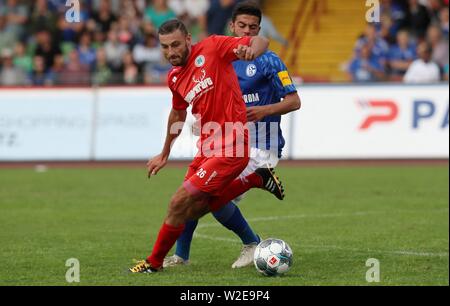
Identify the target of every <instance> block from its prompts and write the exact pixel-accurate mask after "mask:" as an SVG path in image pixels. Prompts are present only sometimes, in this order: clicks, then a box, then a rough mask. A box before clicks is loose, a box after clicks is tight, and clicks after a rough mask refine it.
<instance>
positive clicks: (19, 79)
mask: <svg viewBox="0 0 450 306" xmlns="http://www.w3.org/2000/svg"><path fill="white" fill-rule="evenodd" d="M1 59H2V62H3V67H2V69H1V70H0V84H1V85H3V86H19V85H25V83H26V78H25V73H24V72H23V71H22V70H21V69H19V68H17V67H15V66H14V62H13V51H12V50H11V49H3V50H2V53H1Z"/></svg>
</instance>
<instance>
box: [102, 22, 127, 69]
mask: <svg viewBox="0 0 450 306" xmlns="http://www.w3.org/2000/svg"><path fill="white" fill-rule="evenodd" d="M104 48H105V51H106V58H107V60H108V65H109V66H110V67H111V68H112V69H113V71H114V72H118V71H120V69H121V68H122V58H123V56H124V55H125V53H126V52H127V51H128V46H127V45H126V44H123V43H121V42H120V41H119V38H118V35H117V32H116V31H114V30H111V31H109V33H108V41H107V42H106V43H105V46H104Z"/></svg>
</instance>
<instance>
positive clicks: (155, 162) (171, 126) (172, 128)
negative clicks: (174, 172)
mask: <svg viewBox="0 0 450 306" xmlns="http://www.w3.org/2000/svg"><path fill="white" fill-rule="evenodd" d="M186 116H187V112H186V110H176V109H173V108H172V110H171V111H170V114H169V120H168V124H167V133H166V140H165V141H164V147H163V149H162V152H161V154H159V155H157V156H155V157H153V158H152V159H150V160H149V161H148V163H147V169H148V177H149V178H150V177H151V176H152V175H156V174H158V172H159V170H161V169H162V168H163V167H164V166H165V165H166V164H167V161H168V159H169V156H170V150H171V148H172V144H173V143H174V141H175V139H177V137H178V136H180V134H181V131H182V130H183V125H184V122H185V121H186Z"/></svg>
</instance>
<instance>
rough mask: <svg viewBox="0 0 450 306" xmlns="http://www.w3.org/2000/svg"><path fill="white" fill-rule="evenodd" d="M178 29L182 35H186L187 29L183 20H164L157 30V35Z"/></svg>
mask: <svg viewBox="0 0 450 306" xmlns="http://www.w3.org/2000/svg"><path fill="white" fill-rule="evenodd" d="M176 30H180V31H181V33H183V34H184V35H188V30H187V28H186V26H185V25H184V23H183V22H181V21H180V20H178V19H172V20H169V21H166V22H164V23H163V24H162V25H161V26H160V27H159V30H158V34H159V35H167V34H171V33H173V32H175V31H176Z"/></svg>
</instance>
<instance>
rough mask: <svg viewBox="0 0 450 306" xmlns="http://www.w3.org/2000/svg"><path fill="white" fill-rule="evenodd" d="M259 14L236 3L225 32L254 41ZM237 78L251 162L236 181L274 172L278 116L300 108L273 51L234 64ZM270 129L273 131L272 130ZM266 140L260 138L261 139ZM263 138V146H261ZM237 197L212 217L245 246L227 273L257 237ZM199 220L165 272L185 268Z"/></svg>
mask: <svg viewBox="0 0 450 306" xmlns="http://www.w3.org/2000/svg"><path fill="white" fill-rule="evenodd" d="M261 16H262V12H261V10H260V8H259V7H258V6H257V5H255V4H254V3H252V2H243V3H241V4H239V5H238V6H237V7H236V9H235V11H234V13H233V17H232V22H231V23H230V30H231V31H232V33H233V34H234V35H235V36H238V37H244V36H257V35H258V33H259V31H260V29H261V27H260V23H261ZM233 66H234V69H235V71H236V74H237V76H238V79H239V83H240V87H241V91H242V93H243V99H244V101H245V103H246V105H247V119H248V121H249V122H254V123H255V124H254V128H255V130H253V131H252V130H251V131H250V132H251V135H256V136H257V137H256V139H254V138H253V139H252V140H251V147H252V148H251V155H250V162H249V164H248V166H247V168H246V169H245V170H244V172H243V173H242V174H241V177H245V176H246V175H248V174H250V173H253V172H254V171H255V170H256V169H257V168H260V167H263V166H265V165H269V166H270V167H271V168H275V167H276V166H277V164H278V161H279V158H280V157H281V153H282V149H283V147H284V145H285V140H284V138H283V135H282V132H281V128H280V122H281V116H282V115H284V114H287V113H290V112H293V111H295V110H298V109H300V106H301V102H300V98H299V96H298V93H297V90H296V88H295V86H294V85H293V83H292V80H291V78H290V76H289V73H288V71H287V68H286V66H285V64H284V63H283V62H282V61H281V59H280V58H279V57H278V56H277V55H276V54H275V53H273V52H270V51H267V52H266V53H264V54H263V55H261V56H260V57H258V58H257V59H256V60H255V61H253V62H246V61H236V62H234V64H233ZM274 127H275V129H274ZM262 136H265V137H262ZM261 139H262V141H261ZM241 199H242V198H238V199H235V200H233V201H232V202H230V203H229V204H227V205H226V206H225V207H223V208H222V209H220V210H219V211H217V212H215V213H214V217H215V218H216V219H217V221H219V222H220V223H221V224H222V225H223V226H225V227H226V228H227V229H229V230H231V231H233V232H234V233H235V234H236V235H237V236H239V238H240V239H241V240H242V243H243V244H244V246H243V248H242V251H241V254H240V256H239V257H238V259H237V260H236V261H235V262H234V263H233V264H232V268H242V267H245V266H248V265H250V264H251V263H252V262H253V254H254V251H255V248H256V246H257V245H258V243H259V242H260V237H259V236H258V235H257V234H256V233H255V232H254V231H253V230H252V228H251V227H250V225H249V224H248V222H247V221H246V220H245V218H244V217H243V215H242V213H241V211H240V210H239V208H238V207H237V206H236V204H237V203H238V202H239V201H240V200H241ZM197 224H198V221H189V222H188V223H187V224H186V227H185V229H184V232H183V234H182V235H181V237H180V238H179V239H178V240H177V248H176V251H175V255H173V256H170V257H166V259H165V260H164V266H165V267H171V266H177V265H182V264H186V263H188V260H189V252H190V246H191V241H192V236H193V233H194V230H195V228H196V227H197Z"/></svg>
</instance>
